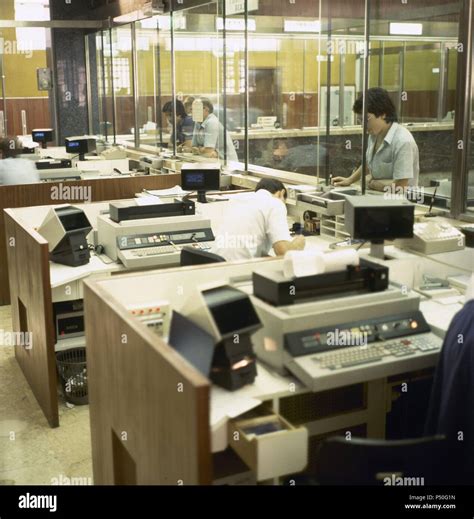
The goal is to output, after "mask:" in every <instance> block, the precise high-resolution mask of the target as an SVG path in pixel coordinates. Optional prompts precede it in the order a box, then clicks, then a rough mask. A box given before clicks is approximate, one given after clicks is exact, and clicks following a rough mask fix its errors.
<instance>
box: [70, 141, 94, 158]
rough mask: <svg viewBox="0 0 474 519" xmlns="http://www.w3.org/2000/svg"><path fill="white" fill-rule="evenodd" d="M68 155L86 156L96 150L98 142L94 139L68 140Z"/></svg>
mask: <svg viewBox="0 0 474 519" xmlns="http://www.w3.org/2000/svg"><path fill="white" fill-rule="evenodd" d="M65 146H66V153H78V154H86V153H92V152H93V151H94V150H95V149H96V146H97V144H96V141H95V139H93V138H67V139H66V141H65Z"/></svg>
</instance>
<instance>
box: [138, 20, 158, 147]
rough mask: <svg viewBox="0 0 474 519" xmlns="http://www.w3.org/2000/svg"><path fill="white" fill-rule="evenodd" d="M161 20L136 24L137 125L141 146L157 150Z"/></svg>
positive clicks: (143, 21)
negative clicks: (159, 30)
mask: <svg viewBox="0 0 474 519" xmlns="http://www.w3.org/2000/svg"><path fill="white" fill-rule="evenodd" d="M158 23H159V21H158V17H153V18H150V19H148V20H142V21H141V22H137V23H136V24H135V33H136V43H135V45H136V56H137V82H136V85H137V90H138V91H137V97H138V103H137V110H138V113H137V122H138V130H139V144H140V145H142V144H145V145H149V146H153V147H156V146H157V143H158V134H159V132H158V111H159V110H160V106H159V88H158V86H159V82H158V77H159V76H158V65H159V59H158V57H159V55H158V52H159V49H158V29H159V27H158Z"/></svg>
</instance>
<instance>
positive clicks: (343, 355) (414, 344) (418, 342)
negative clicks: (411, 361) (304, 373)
mask: <svg viewBox="0 0 474 519" xmlns="http://www.w3.org/2000/svg"><path fill="white" fill-rule="evenodd" d="M441 345H442V341H441V339H439V338H438V337H436V336H433V335H428V336H427V335H423V336H411V337H406V338H403V339H394V340H391V341H385V342H377V343H374V344H369V345H366V346H352V347H349V348H343V349H340V350H337V351H327V352H324V353H318V354H317V355H313V356H312V357H311V359H312V360H313V361H314V362H316V363H318V364H319V367H320V368H322V369H330V370H337V369H342V368H350V367H353V366H360V365H363V364H369V363H371V362H379V361H381V360H383V359H384V357H389V356H393V357H406V356H408V355H414V354H415V353H417V352H428V351H434V350H439V349H440V348H441Z"/></svg>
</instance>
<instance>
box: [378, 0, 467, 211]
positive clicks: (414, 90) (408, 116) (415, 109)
mask: <svg viewBox="0 0 474 519" xmlns="http://www.w3.org/2000/svg"><path fill="white" fill-rule="evenodd" d="M373 4H374V2H372V4H371V5H372V9H371V20H370V26H371V56H372V57H375V53H377V54H378V56H379V57H380V62H379V65H378V67H379V68H378V70H379V74H378V77H377V74H376V72H375V71H374V70H373V69H372V70H371V73H370V87H376V86H380V87H382V88H383V89H385V90H386V91H387V92H388V94H389V96H390V98H391V100H392V102H393V105H394V107H395V112H396V114H395V115H396V118H397V120H398V123H399V125H397V126H395V124H396V123H394V124H392V123H391V121H390V120H388V123H389V124H388V125H387V124H385V123H384V121H383V118H384V117H385V115H384V112H383V110H381V109H380V110H379V109H378V108H377V106H376V105H377V103H379V104H380V103H382V101H381V99H382V98H381V97H380V96H381V94H379V95H378V101H375V103H372V104H371V109H372V111H374V110H375V111H376V112H377V113H376V114H372V115H369V117H370V118H371V119H372V117H373V116H375V117H374V118H373V119H372V122H371V123H370V125H369V127H371V128H370V131H371V132H372V135H371V137H370V139H369V148H370V149H369V153H371V155H370V158H369V168H370V169H369V173H370V174H371V179H372V180H373V182H372V187H373V188H374V189H377V190H384V188H385V187H386V186H387V185H389V184H391V183H392V182H393V181H394V180H395V181H396V182H397V184H398V185H399V186H405V185H406V184H409V185H413V184H416V183H418V184H419V185H420V186H423V187H424V188H425V189H424V190H423V191H421V192H419V193H417V201H420V202H422V203H427V204H429V203H430V202H431V200H432V198H433V195H434V193H435V189H436V188H437V191H436V198H435V205H438V206H442V207H445V208H449V207H450V197H451V177H452V171H453V169H454V167H455V164H454V155H453V150H454V142H453V139H454V133H453V130H454V119H453V116H454V112H453V111H454V101H455V98H456V96H457V95H461V92H456V61H457V56H456V54H457V52H456V50H453V49H454V48H455V45H456V42H457V37H458V33H459V13H460V3H459V2H451V3H449V4H447V3H445V2H442V1H440V0H432V1H430V2H425V3H424V4H423V5H422V6H420V5H419V3H414V2H407V3H402V5H397V6H395V4H392V3H390V2H375V4H376V6H374V5H373ZM375 45H377V47H376V46H375ZM380 49H382V51H380ZM371 63H372V60H371ZM382 104H383V103H382ZM385 109H388V110H389V111H391V109H390V108H389V107H388V105H387V106H386V107H385ZM369 112H370V110H369ZM379 112H380V113H379ZM389 132H390V133H389ZM410 142H411V143H412V144H410ZM374 143H376V146H375V147H374ZM397 150H398V151H397ZM418 171H419V172H418ZM417 179H418V180H417ZM418 195H419V196H418Z"/></svg>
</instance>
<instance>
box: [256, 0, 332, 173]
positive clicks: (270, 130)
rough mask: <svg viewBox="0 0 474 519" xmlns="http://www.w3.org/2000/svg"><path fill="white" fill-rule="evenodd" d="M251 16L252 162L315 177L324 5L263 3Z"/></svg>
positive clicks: (320, 155)
mask: <svg viewBox="0 0 474 519" xmlns="http://www.w3.org/2000/svg"><path fill="white" fill-rule="evenodd" d="M255 4H256V5H258V9H255V10H253V11H251V12H250V13H249V30H248V96H249V112H248V131H249V143H248V146H249V162H250V164H253V165H257V166H266V167H271V168H275V169H281V170H283V171H289V172H296V173H303V174H307V175H311V176H314V177H316V176H317V175H318V172H319V167H320V166H323V164H324V153H325V149H323V147H322V146H321V147H320V146H319V125H320V124H319V118H320V112H319V109H318V101H319V99H318V88H319V85H320V74H319V68H320V61H318V59H317V58H318V55H319V52H320V31H321V23H320V19H319V8H320V6H319V2H305V3H298V2H283V1H279V2H259V3H257V2H256V3H255Z"/></svg>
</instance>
